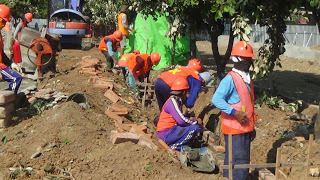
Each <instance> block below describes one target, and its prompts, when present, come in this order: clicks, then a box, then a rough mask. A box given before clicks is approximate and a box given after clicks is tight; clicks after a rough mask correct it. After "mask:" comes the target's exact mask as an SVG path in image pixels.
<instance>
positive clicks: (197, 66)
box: [188, 58, 202, 72]
mask: <svg viewBox="0 0 320 180" xmlns="http://www.w3.org/2000/svg"><path fill="white" fill-rule="evenodd" d="M188 66H189V67H190V68H192V69H194V70H196V71H198V72H201V70H202V62H201V61H200V60H199V59H197V58H194V59H191V60H189V63H188Z"/></svg>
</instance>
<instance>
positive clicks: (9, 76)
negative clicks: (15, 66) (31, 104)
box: [0, 68, 22, 94]
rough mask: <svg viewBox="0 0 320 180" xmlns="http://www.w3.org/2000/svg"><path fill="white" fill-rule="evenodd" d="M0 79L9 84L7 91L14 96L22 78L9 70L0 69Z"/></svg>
mask: <svg viewBox="0 0 320 180" xmlns="http://www.w3.org/2000/svg"><path fill="white" fill-rule="evenodd" d="M0 72H1V75H2V79H3V80H5V81H7V82H9V88H8V90H10V91H14V92H15V93H16V94H17V92H18V90H19V87H20V84H21V81H22V76H21V75H20V74H19V73H17V72H15V71H14V70H12V69H11V68H5V69H0Z"/></svg>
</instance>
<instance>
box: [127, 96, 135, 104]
mask: <svg viewBox="0 0 320 180" xmlns="http://www.w3.org/2000/svg"><path fill="white" fill-rule="evenodd" d="M128 99H129V101H130V102H132V103H135V102H136V101H135V100H134V99H133V97H131V96H129V97H128Z"/></svg>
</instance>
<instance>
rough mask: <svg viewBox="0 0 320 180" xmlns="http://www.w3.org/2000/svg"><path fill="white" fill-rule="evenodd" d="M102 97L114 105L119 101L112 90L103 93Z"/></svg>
mask: <svg viewBox="0 0 320 180" xmlns="http://www.w3.org/2000/svg"><path fill="white" fill-rule="evenodd" d="M104 96H105V97H106V98H108V99H110V100H111V101H112V102H114V103H116V102H117V101H118V100H119V96H118V95H117V94H116V93H115V92H113V91H112V90H108V91H107V92H105V93H104Z"/></svg>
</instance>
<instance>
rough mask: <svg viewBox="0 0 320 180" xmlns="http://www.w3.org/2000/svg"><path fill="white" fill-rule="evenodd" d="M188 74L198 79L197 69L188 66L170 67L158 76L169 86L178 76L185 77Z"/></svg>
mask: <svg viewBox="0 0 320 180" xmlns="http://www.w3.org/2000/svg"><path fill="white" fill-rule="evenodd" d="M188 76H192V77H194V78H196V79H198V80H199V81H200V77H199V73H198V71H195V70H193V69H191V68H188V67H179V68H176V69H171V70H169V71H166V72H164V73H162V74H161V75H160V76H159V78H160V79H162V80H163V81H164V82H165V83H166V84H168V86H169V87H171V86H172V84H173V82H174V80H176V79H177V78H178V77H183V78H185V79H187V77H188Z"/></svg>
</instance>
